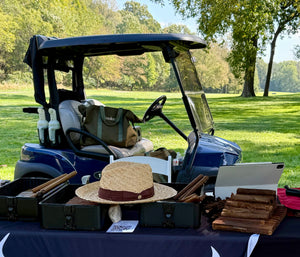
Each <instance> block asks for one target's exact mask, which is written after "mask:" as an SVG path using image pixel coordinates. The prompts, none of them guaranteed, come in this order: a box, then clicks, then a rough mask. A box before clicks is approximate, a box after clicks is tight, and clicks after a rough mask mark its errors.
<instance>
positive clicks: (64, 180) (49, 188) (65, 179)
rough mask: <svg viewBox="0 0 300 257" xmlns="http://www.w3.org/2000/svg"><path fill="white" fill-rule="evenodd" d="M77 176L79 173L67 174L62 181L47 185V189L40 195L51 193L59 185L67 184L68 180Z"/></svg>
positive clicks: (41, 191)
mask: <svg viewBox="0 0 300 257" xmlns="http://www.w3.org/2000/svg"><path fill="white" fill-rule="evenodd" d="M76 174H77V171H75V170H74V171H72V172H71V173H68V174H66V175H65V176H63V177H61V178H60V179H58V180H56V181H54V182H53V183H51V184H49V185H47V186H46V187H44V188H42V189H41V190H40V191H39V193H40V194H45V193H47V192H49V191H50V190H51V189H53V188H55V187H57V186H58V185H60V184H62V183H64V182H66V181H67V180H69V179H70V178H72V177H74V176H75V175H76Z"/></svg>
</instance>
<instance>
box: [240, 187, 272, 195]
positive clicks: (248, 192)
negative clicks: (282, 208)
mask: <svg viewBox="0 0 300 257" xmlns="http://www.w3.org/2000/svg"><path fill="white" fill-rule="evenodd" d="M236 193H237V194H243V195H271V196H274V197H276V192H275V191H274V190H270V189H254V188H238V189H237V191H236Z"/></svg>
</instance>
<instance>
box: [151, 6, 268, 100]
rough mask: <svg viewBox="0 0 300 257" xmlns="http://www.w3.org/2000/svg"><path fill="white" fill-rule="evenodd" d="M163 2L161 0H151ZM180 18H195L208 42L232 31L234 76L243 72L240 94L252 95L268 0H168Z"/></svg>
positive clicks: (230, 56) (264, 40) (263, 37)
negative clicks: (242, 85) (242, 84)
mask: <svg viewBox="0 0 300 257" xmlns="http://www.w3.org/2000/svg"><path fill="white" fill-rule="evenodd" d="M154 1H155V2H160V3H162V2H163V0H154ZM171 2H172V3H173V5H174V7H175V8H176V9H177V11H178V12H179V13H180V14H181V15H182V16H183V17H195V18H197V22H198V30H199V31H200V32H201V33H202V34H203V35H204V37H205V39H206V40H207V41H215V40H216V39H217V38H219V39H220V38H222V40H223V41H225V40H224V37H225V36H226V35H227V33H230V34H231V38H230V42H231V50H232V51H231V52H230V54H229V58H228V60H229V62H230V64H231V66H232V68H233V72H234V73H235V75H236V76H241V75H242V74H244V87H243V92H242V96H244V97H250V96H255V92H254V74H255V63H256V56H257V53H258V50H259V49H260V48H261V46H262V45H264V44H265V42H266V39H267V38H266V37H265V33H266V30H267V28H268V26H269V24H270V23H271V22H272V17H271V15H270V12H269V8H270V6H271V5H272V2H273V1H271V0H267V1H265V0H254V1H249V0H232V1H217V0H213V1H212V0H186V1H178V0H172V1H171Z"/></svg>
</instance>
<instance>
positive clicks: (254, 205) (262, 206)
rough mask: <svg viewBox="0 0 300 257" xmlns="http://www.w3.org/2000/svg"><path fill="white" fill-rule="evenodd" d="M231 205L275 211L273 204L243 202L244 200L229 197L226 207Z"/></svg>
mask: <svg viewBox="0 0 300 257" xmlns="http://www.w3.org/2000/svg"><path fill="white" fill-rule="evenodd" d="M230 207H241V208H247V209H255V210H265V211H273V209H274V205H273V204H265V203H253V202H242V201H234V200H230V199H228V200H227V201H226V204H225V208H230Z"/></svg>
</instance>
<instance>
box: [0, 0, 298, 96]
mask: <svg viewBox="0 0 300 257" xmlns="http://www.w3.org/2000/svg"><path fill="white" fill-rule="evenodd" d="M190 2H191V4H197V5H195V6H197V8H198V9H195V12H196V11H197V10H200V9H199V8H202V9H201V10H202V13H201V14H202V15H203V17H202V19H204V21H206V23H203V22H202V23H201V22H200V21H201V20H199V24H200V23H201V24H202V25H201V26H202V27H201V30H203V31H208V32H209V33H207V34H206V39H207V42H209V45H210V48H209V49H207V50H199V51H198V50H197V51H193V55H194V56H195V59H196V60H197V62H196V67H197V71H198V73H199V75H200V80H201V82H202V85H203V87H204V89H205V91H206V92H216V93H220V92H226V93H241V92H242V90H243V88H244V87H243V85H242V80H241V79H240V77H239V76H242V75H245V77H246V74H247V72H246V71H247V67H248V66H249V65H248V64H249V60H250V56H251V57H252V58H255V59H253V60H252V59H251V62H250V63H252V64H253V63H254V65H255V61H256V53H257V51H258V50H259V49H260V45H259V44H261V43H260V41H259V40H257V46H255V44H254V42H256V39H258V38H259V39H261V38H262V37H264V36H265V34H264V33H263V31H264V29H265V27H264V25H263V21H264V20H267V19H269V16H268V15H267V14H266V15H265V16H263V17H259V14H260V13H261V10H260V9H259V8H265V7H264V5H263V4H262V3H260V4H257V5H255V4H254V2H256V1H254V2H253V1H251V3H248V1H237V0H234V1H230V2H228V1H223V2H219V1H196V0H194V1H190ZM252 2H253V3H252ZM267 2H268V1H267ZM174 3H176V4H177V5H178V8H179V7H180V8H184V5H183V3H184V1H174ZM200 3H202V5H201V6H200V5H199V4H200ZM238 3H240V4H239V5H238ZM268 3H269V4H270V3H271V2H268ZM204 4H206V5H204ZM246 7H247V8H250V9H251V10H252V11H251V12H250V13H249V12H246V11H244V9H245V8H246ZM218 8H221V10H224V15H223V14H222V13H221V12H220V11H219V9H218ZM230 9H231V10H232V9H233V11H234V12H233V13H231V12H230ZM178 10H181V12H182V13H183V14H187V15H196V13H195V14H194V13H193V12H192V10H189V9H188V8H186V9H178ZM232 16H234V19H235V20H236V21H239V23H240V26H237V25H236V24H235V23H234V21H235V20H233V17H232ZM224 17H225V18H224ZM246 20H248V22H246ZM220 21H221V23H220V24H219V22H220ZM174 22H175V21H174ZM250 22H251V23H250ZM254 25H255V26H254ZM199 26H200V25H199ZM199 28H200V27H199ZM248 31H250V32H251V33H250V34H251V35H254V34H255V33H256V34H257V36H255V37H250V36H249V35H250V34H248ZM0 32H1V38H0V83H4V82H9V83H24V82H28V83H32V81H31V76H32V75H31V71H30V69H29V67H28V66H27V65H25V64H24V63H23V58H24V55H25V52H26V50H27V47H28V44H29V40H30V38H31V37H32V36H33V35H35V34H42V35H46V36H54V37H60V38H63V37H71V36H82V35H95V34H114V33H187V34H192V32H191V31H190V30H189V28H188V27H187V26H185V25H182V24H177V23H176V24H175V23H174V24H170V25H168V26H166V27H162V26H161V24H160V23H159V22H157V21H156V20H155V19H154V18H153V16H152V15H151V13H150V12H149V10H148V8H147V6H146V5H143V4H140V3H138V2H134V1H129V2H126V3H125V5H124V7H123V9H121V10H119V9H118V8H117V7H116V3H115V1H114V0H75V1H74V0H44V1H33V0H24V1H18V0H2V1H0ZM246 32H247V33H246ZM256 34H255V35H256ZM228 37H229V39H231V40H228ZM235 38H236V40H235V41H233V39H235ZM239 38H241V39H242V40H241V42H240V43H239V44H238V43H236V42H237V40H238V39H239ZM214 41H215V42H214ZM220 42H222V43H223V44H219V43H220ZM228 42H229V43H228ZM247 53H249V57H247ZM245 56H246V57H247V58H246V57H245ZM256 64H257V65H256V67H258V66H259V67H264V69H259V68H257V71H258V72H257V76H256V78H257V81H258V82H257V83H256V84H257V88H261V89H262V88H263V81H265V77H263V75H262V74H264V76H265V75H266V68H265V67H266V64H265V63H264V62H263V61H262V60H261V61H259V63H256ZM258 64H259V65H258ZM247 65H248V66H247ZM282 65H283V64H282ZM249 67H251V68H248V70H249V73H250V71H251V76H252V80H253V81H256V80H255V75H254V70H255V66H254V67H252V66H249ZM275 67H281V64H274V72H275V74H273V76H271V86H270V88H271V89H273V88H275V89H276V90H278V91H281V90H288V91H291V92H292V91H293V88H291V87H290V86H286V85H283V84H284V83H285V80H284V79H282V78H281V77H282V76H284V75H285V74H284V73H282V72H280V70H279V69H277V68H275ZM287 67H293V68H292V73H293V75H291V77H290V80H289V82H290V84H289V85H294V89H295V90H298V89H297V86H296V85H297V83H298V82H297V81H299V65H298V63H297V62H291V63H290V64H289V65H287ZM294 67H296V68H294ZM132 69H133V72H132ZM83 72H84V79H85V84H86V86H87V87H95V88H99V87H110V88H118V89H122V90H132V89H140V90H165V91H173V90H176V89H177V86H176V80H175V76H174V74H172V73H171V70H170V67H169V66H168V65H166V63H165V62H164V60H163V57H162V56H161V55H158V54H153V53H149V54H146V55H144V56H143V57H142V58H138V57H130V58H126V59H125V58H120V57H117V56H113V57H112V56H110V57H109V58H108V57H94V58H90V59H87V60H86V61H85V66H84V71H83ZM238 75H239V76H238ZM57 80H58V83H59V84H62V85H63V86H66V87H68V86H70V85H69V84H70V74H65V73H58V74H57ZM275 85H276V86H275ZM0 87H1V84H0ZM254 89H256V88H255V87H254V88H253V90H254Z"/></svg>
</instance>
